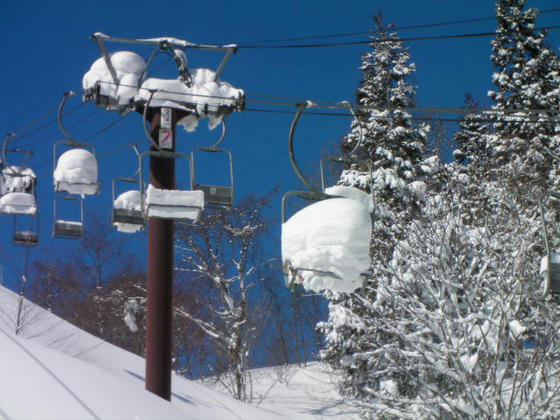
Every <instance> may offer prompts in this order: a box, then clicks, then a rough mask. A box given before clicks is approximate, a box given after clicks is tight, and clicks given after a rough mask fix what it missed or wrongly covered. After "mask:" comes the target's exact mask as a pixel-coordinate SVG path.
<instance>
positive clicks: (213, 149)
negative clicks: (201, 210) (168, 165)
mask: <svg viewBox="0 0 560 420" xmlns="http://www.w3.org/2000/svg"><path fill="white" fill-rule="evenodd" d="M225 135H226V122H225V120H222V135H221V136H220V138H219V139H218V141H217V142H216V143H214V144H213V145H212V146H210V147H206V146H196V147H194V148H193V149H192V151H191V189H192V190H202V191H204V203H205V204H208V205H214V206H219V207H231V206H232V205H233V191H234V190H233V157H232V155H231V152H230V151H229V150H226V149H222V148H219V147H218V146H219V145H220V144H222V142H223V141H224V137H225ZM200 153H208V154H214V155H218V154H220V155H226V156H227V160H228V163H229V183H228V184H227V185H211V184H203V183H200V182H199V181H198V179H197V177H196V158H195V157H196V155H197V154H198V155H199V156H200Z"/></svg>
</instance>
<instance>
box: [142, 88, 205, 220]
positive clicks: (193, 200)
mask: <svg viewBox="0 0 560 420" xmlns="http://www.w3.org/2000/svg"><path fill="white" fill-rule="evenodd" d="M154 93H155V92H151V94H150V98H149V99H148V101H147V103H146V105H145V106H144V112H143V123H144V133H145V134H146V137H147V138H148V140H149V141H150V144H151V145H152V148H153V149H154V150H148V151H145V152H143V153H142V154H140V156H139V158H138V160H139V176H138V178H139V181H138V183H139V187H140V198H141V200H142V204H141V208H142V211H143V212H145V213H144V218H145V219H147V218H149V217H156V218H161V219H172V220H181V221H193V220H194V221H196V220H198V217H199V216H200V213H201V212H202V210H203V209H204V193H203V192H202V191H191V190H171V191H165V190H160V189H158V188H155V187H153V186H152V185H150V186H149V187H148V190H147V191H144V183H143V182H142V175H143V173H144V172H143V165H142V162H143V159H144V157H146V156H152V157H157V158H163V159H174V160H175V161H177V159H184V160H185V161H186V163H187V178H188V177H189V176H190V174H191V173H192V170H191V168H192V161H191V157H190V156H189V155H187V154H185V153H177V152H171V151H166V150H162V149H161V148H160V145H159V144H158V143H156V142H155V141H154V140H153V139H152V137H151V135H150V130H149V129H148V122H147V113H148V108H149V106H150V102H151V100H152V98H153V96H154ZM187 185H189V183H188V184H187Z"/></svg>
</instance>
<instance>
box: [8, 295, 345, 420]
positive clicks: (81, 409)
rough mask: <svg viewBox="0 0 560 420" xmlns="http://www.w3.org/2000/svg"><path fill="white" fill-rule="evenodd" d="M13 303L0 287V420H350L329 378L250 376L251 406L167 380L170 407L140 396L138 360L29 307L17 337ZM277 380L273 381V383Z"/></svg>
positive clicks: (263, 372) (273, 373) (266, 372)
mask: <svg viewBox="0 0 560 420" xmlns="http://www.w3.org/2000/svg"><path fill="white" fill-rule="evenodd" d="M17 313H18V296H17V295H16V294H14V293H12V292H11V291H9V290H7V289H5V288H2V287H0V349H1V350H0V351H1V354H2V357H0V372H1V375H0V419H10V420H11V419H21V418H25V419H47V418H48V419H53V418H56V419H66V418H68V419H89V418H94V419H95V418H119V419H121V418H122V419H132V418H134V419H145V418H158V419H174V418H177V419H185V418H189V419H212V420H216V419H259V420H263V419H280V418H284V419H286V418H289V419H317V418H333V419H338V418H348V417H349V416H350V415H349V414H348V411H349V410H348V408H346V407H344V405H343V403H342V400H341V398H340V396H339V395H338V394H337V393H336V392H335V391H334V387H333V385H332V383H331V381H330V377H329V375H328V373H326V372H324V371H323V368H322V366H321V365H319V364H311V365H309V366H308V367H307V368H296V367H291V368H287V369H286V368H284V371H283V372H282V375H278V374H277V373H278V372H279V371H278V369H279V368H269V369H260V370H256V371H254V372H253V374H252V377H253V387H254V391H253V395H255V396H259V398H258V399H257V398H255V402H254V403H253V405H248V404H244V403H242V402H239V401H237V400H234V399H233V398H231V397H230V396H228V395H226V394H225V393H221V392H218V391H214V390H211V389H209V388H207V387H205V386H204V385H202V384H200V383H197V382H193V381H189V380H187V379H185V378H183V377H180V376H176V375H174V376H173V387H172V401H171V402H170V403H169V402H167V401H165V400H163V399H160V398H158V397H156V396H154V395H153V394H151V393H149V392H147V391H146V390H145V389H144V359H142V358H141V357H138V356H136V355H134V354H132V353H130V352H127V351H125V350H122V349H120V348H118V347H116V346H113V345H111V344H109V343H106V342H104V341H102V340H100V339H98V338H96V337H94V336H92V335H91V334H88V333H86V332H84V331H83V330H80V329H79V328H77V327H75V326H73V325H71V324H69V323H67V322H66V321H64V320H62V319H60V318H58V317H56V316H55V315H53V314H51V313H49V312H48V311H45V310H43V309H42V308H39V307H37V306H35V305H33V304H31V303H29V302H27V301H25V302H24V305H23V309H22V317H21V319H22V320H23V322H22V323H21V325H22V326H21V331H20V333H19V334H18V335H15V330H16V321H15V320H16V318H17ZM279 377H280V378H281V379H282V380H279V379H278V378H279Z"/></svg>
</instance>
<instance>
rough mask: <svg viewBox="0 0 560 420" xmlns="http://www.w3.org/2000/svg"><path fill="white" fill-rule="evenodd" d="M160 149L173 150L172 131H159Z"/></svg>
mask: <svg viewBox="0 0 560 420" xmlns="http://www.w3.org/2000/svg"><path fill="white" fill-rule="evenodd" d="M159 147H160V148H162V149H173V131H172V130H159Z"/></svg>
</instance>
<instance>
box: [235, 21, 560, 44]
mask: <svg viewBox="0 0 560 420" xmlns="http://www.w3.org/2000/svg"><path fill="white" fill-rule="evenodd" d="M555 29H560V25H551V26H544V27H542V28H535V29H533V31H535V32H541V31H550V30H555ZM495 35H496V31H493V32H475V33H470V34H451V35H426V36H414V37H403V38H387V39H368V40H358V41H341V42H325V43H316V44H283V45H259V44H249V45H239V46H238V47H237V48H238V49H302V48H330V47H346V46H352V45H364V44H380V43H386V42H414V41H434V40H443V39H467V38H482V37H488V36H495Z"/></svg>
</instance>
